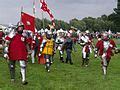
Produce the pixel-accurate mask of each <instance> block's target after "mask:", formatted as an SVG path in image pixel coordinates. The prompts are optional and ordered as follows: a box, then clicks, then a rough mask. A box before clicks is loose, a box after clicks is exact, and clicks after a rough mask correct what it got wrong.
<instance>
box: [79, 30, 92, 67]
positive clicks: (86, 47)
mask: <svg viewBox="0 0 120 90" xmlns="http://www.w3.org/2000/svg"><path fill="white" fill-rule="evenodd" d="M80 45H81V46H82V59H83V60H82V66H84V65H85V66H86V67H87V66H88V64H89V56H90V53H92V49H91V47H92V40H91V38H90V37H89V31H88V30H87V31H86V32H85V33H83V34H82V36H81V40H80Z"/></svg>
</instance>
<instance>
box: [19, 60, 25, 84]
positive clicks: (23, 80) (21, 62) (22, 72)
mask: <svg viewBox="0 0 120 90" xmlns="http://www.w3.org/2000/svg"><path fill="white" fill-rule="evenodd" d="M19 62H20V67H21V76H22V82H25V81H26V62H25V61H23V60H20V61H19Z"/></svg>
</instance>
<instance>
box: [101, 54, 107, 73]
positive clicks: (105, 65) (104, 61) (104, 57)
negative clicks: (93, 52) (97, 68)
mask: <svg viewBox="0 0 120 90" xmlns="http://www.w3.org/2000/svg"><path fill="white" fill-rule="evenodd" d="M102 62H103V63H102V69H103V74H104V75H106V74H107V60H106V56H105V54H103V55H102Z"/></svg>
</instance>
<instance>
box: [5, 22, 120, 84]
mask: <svg viewBox="0 0 120 90" xmlns="http://www.w3.org/2000/svg"><path fill="white" fill-rule="evenodd" d="M73 32H75V30H74V29H73V30H68V31H63V30H62V29H60V30H58V31H54V32H53V31H52V29H51V28H50V27H49V28H48V30H46V31H44V32H35V33H33V32H28V31H26V30H24V24H23V23H22V22H18V23H17V26H16V28H14V29H12V30H11V31H10V32H9V33H8V34H7V35H6V36H5V38H4V41H5V42H4V57H5V58H6V60H7V61H8V65H9V70H10V76H11V81H12V82H14V81H15V63H16V61H19V63H20V67H21V77H22V84H23V85H26V84H27V83H28V82H27V81H26V64H27V61H28V57H31V60H32V63H35V57H37V59H38V63H40V62H41V61H40V60H41V58H43V59H44V64H45V69H46V70H47V72H50V67H51V65H52V63H53V61H54V55H55V54H56V51H57V50H58V51H59V59H60V61H61V62H62V63H70V64H71V65H73V61H72V59H74V58H72V55H71V53H72V50H73V49H74V50H75V51H76V48H75V44H76V41H78V44H80V45H81V47H82V53H81V54H82V64H81V66H85V67H88V65H89V57H90V53H92V51H94V55H95V57H98V56H99V57H100V58H101V65H102V70H103V74H104V75H106V74H107V67H108V65H109V62H110V59H111V56H113V54H114V53H113V50H114V51H115V53H118V52H119V49H118V48H117V47H116V44H115V42H114V41H113V40H112V39H111V38H109V35H108V34H107V33H100V34H99V35H98V36H97V43H96V44H94V43H93V37H92V36H91V34H90V32H89V30H86V31H85V32H82V33H79V34H77V37H73ZM64 51H66V59H65V60H64V57H63V54H64Z"/></svg>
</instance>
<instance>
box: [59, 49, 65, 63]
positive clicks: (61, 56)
mask: <svg viewBox="0 0 120 90" xmlns="http://www.w3.org/2000/svg"><path fill="white" fill-rule="evenodd" d="M59 53H60V60H61V61H62V62H64V60H63V51H62V50H60V51H59Z"/></svg>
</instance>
